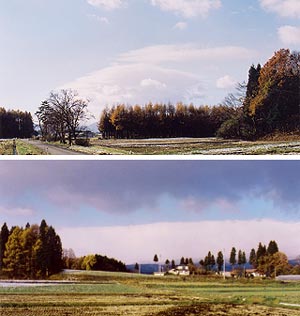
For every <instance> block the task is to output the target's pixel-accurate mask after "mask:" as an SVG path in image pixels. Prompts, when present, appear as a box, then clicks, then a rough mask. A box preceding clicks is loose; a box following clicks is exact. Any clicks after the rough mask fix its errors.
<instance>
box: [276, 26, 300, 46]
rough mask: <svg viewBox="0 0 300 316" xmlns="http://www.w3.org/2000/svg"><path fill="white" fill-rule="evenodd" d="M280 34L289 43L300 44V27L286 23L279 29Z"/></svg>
mask: <svg viewBox="0 0 300 316" xmlns="http://www.w3.org/2000/svg"><path fill="white" fill-rule="evenodd" d="M278 36H279V39H280V40H281V41H282V43H284V44H287V45H297V44H300V27H295V26H290V25H285V26H282V27H280V28H279V29H278Z"/></svg>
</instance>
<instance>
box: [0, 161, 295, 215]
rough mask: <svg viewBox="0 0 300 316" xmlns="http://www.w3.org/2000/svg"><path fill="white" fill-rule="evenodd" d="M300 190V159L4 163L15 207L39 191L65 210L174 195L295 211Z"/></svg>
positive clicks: (0, 192)
mask: <svg viewBox="0 0 300 316" xmlns="http://www.w3.org/2000/svg"><path fill="white" fill-rule="evenodd" d="M299 190H300V162H299V161H249V160H247V161H186V160H185V161H168V160H163V161H123V160H122V161H1V162H0V201H1V202H0V204H1V207H9V208H10V209H11V208H12V206H15V207H18V208H20V207H24V205H26V208H30V205H31V204H32V203H33V202H32V195H35V196H36V197H37V198H38V199H39V200H40V201H45V202H47V203H50V204H51V205H52V206H55V207H60V208H61V209H67V210H70V209H74V210H75V209H78V208H79V207H84V206H86V205H87V206H92V207H94V208H96V209H97V210H99V211H103V212H114V213H124V212H133V211H137V210H139V209H141V208H144V209H154V208H155V207H156V206H157V205H158V202H159V199H160V198H161V197H162V196H165V195H168V196H169V197H171V198H173V199H176V200H178V202H182V201H184V200H185V199H187V198H189V199H194V200H195V201H197V200H199V201H202V202H203V204H205V205H210V204H212V203H215V202H216V201H228V202H230V203H236V202H238V201H240V200H242V199H245V198H264V199H268V200H271V201H273V202H274V205H276V206H278V207H281V208H282V209H285V210H295V209H297V208H298V204H299V202H300V195H299ZM29 196H30V197H31V198H28V197H29Z"/></svg>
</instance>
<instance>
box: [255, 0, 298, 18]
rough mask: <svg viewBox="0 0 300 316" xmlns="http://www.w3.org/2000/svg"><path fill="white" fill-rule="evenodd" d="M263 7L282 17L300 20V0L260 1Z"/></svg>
mask: <svg viewBox="0 0 300 316" xmlns="http://www.w3.org/2000/svg"><path fill="white" fill-rule="evenodd" d="M260 4H261V6H262V7H263V8H264V9H265V10H267V11H270V12H274V13H276V14H278V15H279V16H282V17H290V18H300V1H299V0H260Z"/></svg>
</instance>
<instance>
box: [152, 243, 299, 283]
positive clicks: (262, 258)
mask: <svg viewBox="0 0 300 316" xmlns="http://www.w3.org/2000/svg"><path fill="white" fill-rule="evenodd" d="M153 261H154V262H158V261H159V260H158V256H157V255H155V256H154V259H153ZM229 263H230V265H231V270H232V271H237V272H238V274H239V275H240V276H242V275H245V272H246V271H245V266H246V264H248V265H251V266H252V267H253V268H254V269H255V270H256V271H257V272H259V273H260V274H262V275H266V276H268V277H275V276H276V275H278V274H287V273H299V268H297V267H296V268H292V266H291V265H290V264H289V262H288V259H287V256H286V255H285V254H284V253H283V252H280V251H279V248H278V245H277V243H276V241H274V240H271V241H270V243H269V245H268V247H267V246H265V245H263V244H262V243H259V245H258V248H257V250H255V249H254V248H253V249H251V251H250V254H249V258H248V260H247V258H246V253H245V251H243V250H238V251H237V250H236V248H235V247H232V249H231V251H230V255H229ZM180 265H188V266H189V270H190V271H191V272H193V273H197V272H198V273H210V272H218V273H220V272H221V271H223V266H224V253H223V252H222V251H219V252H218V253H217V256H216V257H215V255H214V254H213V253H212V252H211V251H209V252H208V254H207V255H206V256H205V258H204V259H201V260H200V262H199V265H198V267H196V265H195V264H194V262H193V260H192V259H191V258H184V257H182V258H181V260H180ZM175 266H176V265H175V261H174V260H172V261H171V266H170V261H169V260H168V259H167V260H166V262H165V267H166V269H167V270H168V269H169V268H175Z"/></svg>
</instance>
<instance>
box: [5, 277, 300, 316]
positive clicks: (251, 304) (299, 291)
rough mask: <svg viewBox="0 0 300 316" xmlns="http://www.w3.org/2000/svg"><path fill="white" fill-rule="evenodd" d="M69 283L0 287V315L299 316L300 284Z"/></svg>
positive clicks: (137, 280) (193, 280)
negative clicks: (294, 305)
mask: <svg viewBox="0 0 300 316" xmlns="http://www.w3.org/2000/svg"><path fill="white" fill-rule="evenodd" d="M60 279H67V280H69V281H71V282H74V283H70V284H51V285H48V286H29V287H28V286H27V287H22V286H18V287H0V315H1V316H4V315H16V316H25V315H26V316H29V315H54V316H55V315H57V316H63V315H105V316H107V315H130V316H131V315H141V316H143V315H145V316H146V315H149V316H150V315H151V316H171V315H172V316H173V315H174V316H176V315H177V316H183V315H187V316H192V315H193V316H195V315H204V316H205V315H274V316H279V315H281V316H283V315H286V316H293V315H300V308H297V307H288V306H283V305H282V304H281V303H286V304H297V303H299V302H300V284H299V283H280V282H276V281H267V280H249V281H238V280H226V281H223V280H221V279H210V280H209V279H204V278H201V277H186V278H185V279H183V278H178V277H154V276H141V275H134V274H122V273H117V274H114V273H102V272H92V273H89V272H85V273H83V272H81V273H73V274H72V273H71V274H70V273H68V274H65V275H61V276H60Z"/></svg>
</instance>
